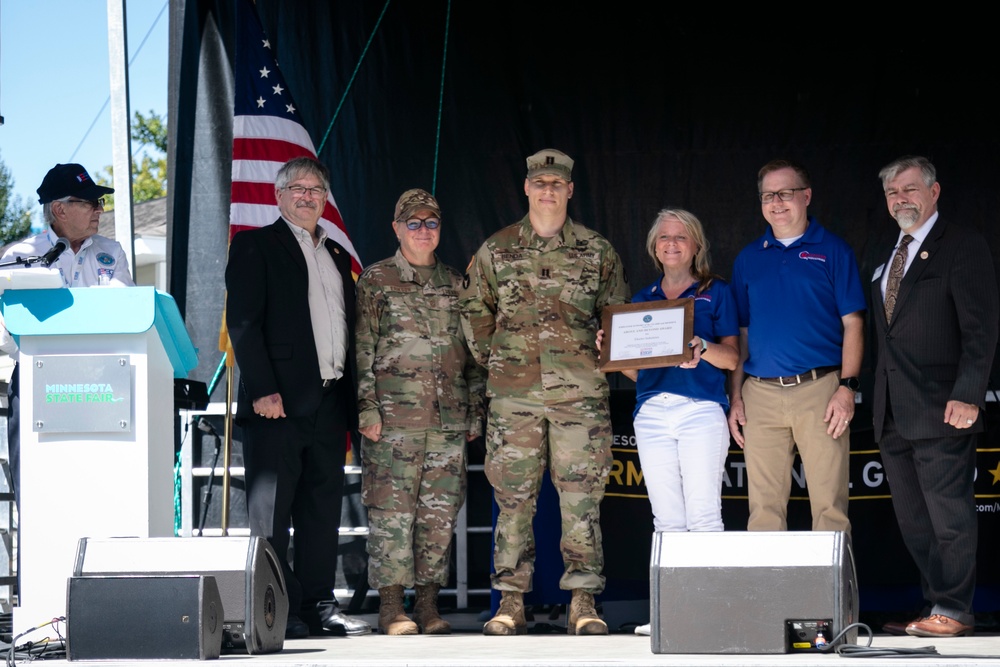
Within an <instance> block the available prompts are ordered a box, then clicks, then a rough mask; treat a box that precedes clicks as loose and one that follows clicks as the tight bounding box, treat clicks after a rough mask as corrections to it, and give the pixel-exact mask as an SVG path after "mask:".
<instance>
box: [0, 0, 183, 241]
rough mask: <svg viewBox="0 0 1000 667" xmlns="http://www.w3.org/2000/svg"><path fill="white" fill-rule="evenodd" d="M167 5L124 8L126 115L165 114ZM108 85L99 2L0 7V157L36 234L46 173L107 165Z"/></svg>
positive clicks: (46, 0) (154, 2)
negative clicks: (71, 165) (59, 167)
mask: <svg viewBox="0 0 1000 667" xmlns="http://www.w3.org/2000/svg"><path fill="white" fill-rule="evenodd" d="M168 1H169V0H128V2H127V4H126V22H127V33H128V53H129V59H130V60H132V59H134V62H133V63H132V65H131V67H130V68H129V88H130V90H129V100H130V105H131V113H132V115H133V116H134V115H135V112H136V111H141V112H142V113H143V114H147V113H148V112H149V111H150V110H153V111H155V112H157V113H158V114H160V115H162V116H164V117H166V114H167V36H168V30H167V23H168V15H169V13H170V12H169V10H168V9H167V3H168ZM161 10H162V14H161ZM157 17H159V18H157ZM154 24H155V25H154ZM150 28H152V32H151V33H150V34H149V37H148V39H147V40H146V43H145V44H144V45H143V46H142V49H141V51H139V52H138V55H136V52H137V50H138V49H139V45H140V44H141V43H142V40H143V38H144V37H146V34H147V33H149V32H150ZM110 87H111V79H110V74H109V70H108V18H107V2H106V0H0V115H2V116H3V119H4V124H3V125H2V126H0V160H3V162H4V164H5V165H6V166H7V168H8V170H9V171H10V174H11V177H12V178H13V180H14V191H15V195H18V196H20V197H21V199H22V200H23V202H24V203H26V204H29V205H30V206H31V210H32V213H33V215H34V222H35V226H36V227H40V226H41V206H39V205H38V195H37V194H36V193H35V189H36V188H37V187H38V186H39V185H40V184H41V182H42V179H43V178H44V177H45V174H46V172H47V171H48V170H49V169H51V168H52V167H53V166H54V165H56V164H57V163H65V162H78V163H80V164H82V165H83V166H84V167H85V168H86V169H87V171H88V172H90V175H91V176H92V177H93V178H97V172H98V171H100V170H102V169H104V168H105V167H107V166H108V165H110V164H111V161H112V157H111V112H110V107H106V108H104V109H103V111H102V107H103V106H104V103H105V101H106V100H107V99H108V96H109V93H110ZM95 119H96V123H95V122H94V121H95ZM91 123H94V127H93V129H91V130H90V134H87V129H88V128H89V127H90V125H91ZM84 137H86V140H84ZM81 142H83V143H82V144H81ZM78 146H79V149H78V148H77V147H78ZM137 149H138V146H136V145H135V144H134V143H133V146H132V150H133V152H136V151H137ZM74 153H75V155H74Z"/></svg>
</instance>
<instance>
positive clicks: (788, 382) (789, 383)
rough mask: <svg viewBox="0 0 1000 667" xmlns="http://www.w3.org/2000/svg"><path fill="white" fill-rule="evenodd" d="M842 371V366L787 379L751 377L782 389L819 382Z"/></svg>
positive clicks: (824, 368) (812, 371)
mask: <svg viewBox="0 0 1000 667" xmlns="http://www.w3.org/2000/svg"><path fill="white" fill-rule="evenodd" d="M839 370H840V366H820V367H819V368H814V369H812V370H811V371H808V372H806V373H802V374H801V375H790V376H786V377H776V378H760V377H757V376H756V375H751V376H750V377H751V378H753V379H754V380H757V382H767V383H768V384H776V385H779V386H782V387H794V386H795V385H798V384H802V383H803V382H809V381H810V380H818V379H820V378H821V377H823V376H824V375H829V374H830V373H834V372H836V371H839Z"/></svg>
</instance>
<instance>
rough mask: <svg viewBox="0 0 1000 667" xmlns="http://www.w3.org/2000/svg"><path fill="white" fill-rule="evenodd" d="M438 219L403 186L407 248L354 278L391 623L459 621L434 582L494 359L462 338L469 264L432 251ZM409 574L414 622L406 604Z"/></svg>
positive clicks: (372, 545)
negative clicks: (487, 363)
mask: <svg viewBox="0 0 1000 667" xmlns="http://www.w3.org/2000/svg"><path fill="white" fill-rule="evenodd" d="M440 224H441V209H440V208H439V206H438V203H437V201H436V200H435V199H434V197H433V196H431V195H430V194H429V193H427V192H425V191H424V190H419V189H415V190H407V191H406V192H404V193H403V195H402V196H401V197H400V199H399V202H398V203H397V204H396V212H395V218H394V220H393V223H392V226H393V230H394V231H395V233H396V236H397V237H398V238H399V249H398V250H397V251H396V254H395V256H394V257H390V258H389V259H384V260H382V261H381V262H378V263H376V264H373V265H371V266H369V267H368V268H367V269H365V271H364V273H362V274H361V277H360V279H359V280H358V288H357V291H358V319H357V327H356V339H357V359H358V412H359V423H360V431H361V433H362V435H364V436H365V437H366V438H367V442H365V443H364V446H363V448H362V456H361V458H362V463H363V466H364V476H363V484H362V500H363V502H364V504H365V506H366V507H367V508H368V521H369V525H370V528H369V536H368V580H369V583H370V584H371V585H372V586H373V587H375V588H378V590H379V595H380V597H381V600H380V608H379V630H381V631H382V632H383V633H385V634H390V635H402V634H416V633H417V632H418V629H419V631H420V632H423V633H426V634H448V633H449V632H450V631H451V626H450V625H449V624H448V622H447V621H445V620H444V619H442V618H441V617H440V615H439V614H438V611H437V593H438V589H439V588H440V586H441V584H443V583H445V582H446V581H447V579H448V557H449V555H450V552H451V538H452V533H453V531H454V526H455V517H456V516H457V514H458V510H459V508H460V507H461V506H462V503H463V502H464V500H465V484H466V472H465V471H466V468H465V443H466V441H468V440H472V439H474V438H475V437H478V436H479V435H481V433H482V422H483V408H482V393H483V385H484V383H485V370H484V369H483V368H481V367H479V366H478V365H477V364H476V363H475V361H474V360H473V359H472V356H471V355H470V354H469V351H468V348H467V346H466V343H465V335H464V333H463V331H462V326H461V321H460V315H459V311H458V289H459V286H460V283H461V275H460V274H459V273H458V271H456V270H455V269H453V268H451V267H449V266H446V265H445V264H443V263H442V262H439V261H438V260H437V257H436V255H435V254H434V250H435V248H437V245H438V241H439V240H440V235H441V229H440ZM410 586H413V587H415V589H416V594H417V596H416V597H417V599H416V606H415V608H414V615H415V620H416V623H414V622H413V621H412V620H410V619H409V618H408V617H407V616H406V615H405V613H404V611H403V590H404V587H410Z"/></svg>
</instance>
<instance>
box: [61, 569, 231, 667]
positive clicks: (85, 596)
mask: <svg viewBox="0 0 1000 667" xmlns="http://www.w3.org/2000/svg"><path fill="white" fill-rule="evenodd" d="M66 610H67V611H66V652H67V654H68V655H69V659H70V660H208V659H211V658H218V657H219V654H220V653H222V598H221V597H220V596H219V587H218V586H217V585H216V583H215V577H206V576H202V575H168V576H153V577H146V576H128V577H70V578H69V584H68V586H67V591H66Z"/></svg>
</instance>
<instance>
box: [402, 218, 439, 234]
mask: <svg viewBox="0 0 1000 667" xmlns="http://www.w3.org/2000/svg"><path fill="white" fill-rule="evenodd" d="M399 222H402V223H403V224H404V225H406V228H407V229H409V230H410V231H411V232H415V231H417V230H418V229H420V228H421V227H426V228H427V229H437V228H438V227H440V226H441V221H440V220H438V219H437V218H410V219H409V220H406V221H405V222H404V221H403V220H400V221H399Z"/></svg>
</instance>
